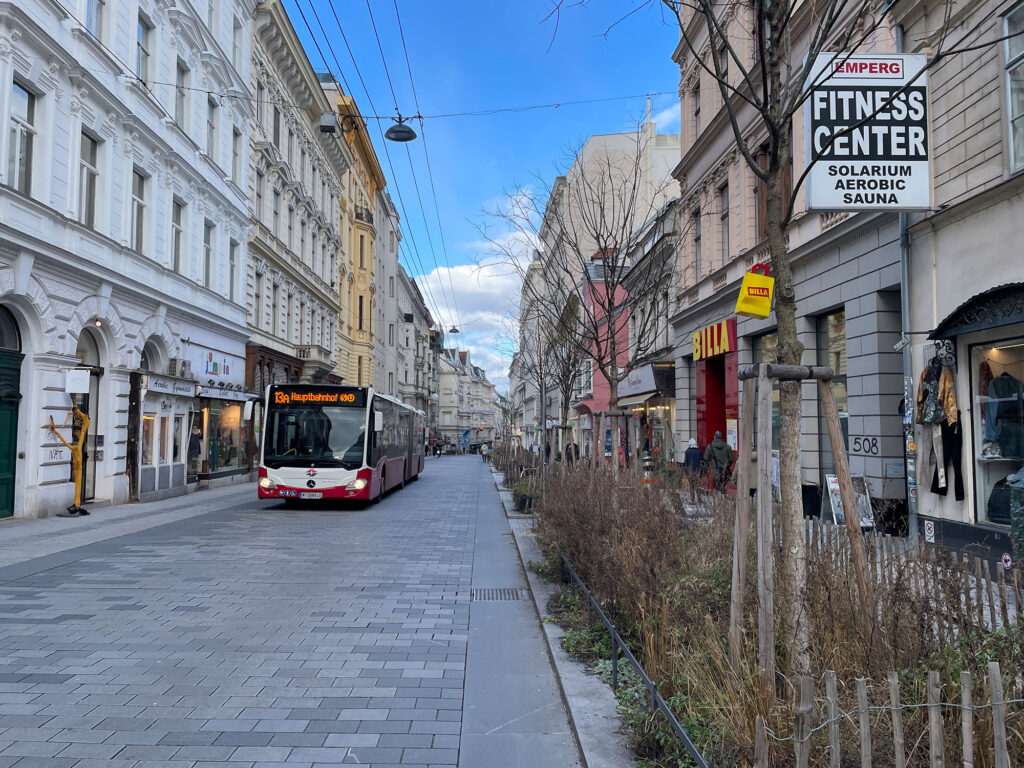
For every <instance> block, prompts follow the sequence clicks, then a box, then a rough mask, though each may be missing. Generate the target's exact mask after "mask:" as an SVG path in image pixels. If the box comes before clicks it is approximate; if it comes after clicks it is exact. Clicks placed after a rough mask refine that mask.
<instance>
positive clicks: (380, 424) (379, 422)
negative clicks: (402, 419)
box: [373, 411, 384, 432]
mask: <svg viewBox="0 0 1024 768" xmlns="http://www.w3.org/2000/svg"><path fill="white" fill-rule="evenodd" d="M373 431H374V432H383V431H384V414H383V413H381V412H380V411H374V412H373Z"/></svg>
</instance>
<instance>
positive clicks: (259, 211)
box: [256, 171, 267, 219]
mask: <svg viewBox="0 0 1024 768" xmlns="http://www.w3.org/2000/svg"><path fill="white" fill-rule="evenodd" d="M266 181H267V180H266V177H265V176H264V175H263V171H256V218H257V219H262V218H263V187H264V185H265V184H266Z"/></svg>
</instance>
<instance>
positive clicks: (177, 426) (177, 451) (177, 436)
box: [171, 416, 184, 462]
mask: <svg viewBox="0 0 1024 768" xmlns="http://www.w3.org/2000/svg"><path fill="white" fill-rule="evenodd" d="M183 419H184V417H183V416H175V417H174V435H173V442H172V443H171V461H173V462H179V461H181V428H182V421H183Z"/></svg>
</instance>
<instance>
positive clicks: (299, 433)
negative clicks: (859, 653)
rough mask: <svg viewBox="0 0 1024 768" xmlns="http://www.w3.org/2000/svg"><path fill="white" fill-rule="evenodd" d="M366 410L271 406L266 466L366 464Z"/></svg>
mask: <svg viewBox="0 0 1024 768" xmlns="http://www.w3.org/2000/svg"><path fill="white" fill-rule="evenodd" d="M365 428H366V410H365V409H364V408H346V407H338V406H313V407H309V406H305V407H299V408H274V407H271V409H270V412H269V413H268V414H267V427H266V433H265V434H264V436H263V463H264V464H265V465H266V466H268V467H271V468H274V469H276V468H278V467H308V466H311V465H314V464H315V465H316V466H318V467H342V468H344V469H357V468H359V467H361V466H362V465H363V443H364V433H365Z"/></svg>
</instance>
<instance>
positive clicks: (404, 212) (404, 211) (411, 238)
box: [296, 0, 458, 346]
mask: <svg viewBox="0 0 1024 768" xmlns="http://www.w3.org/2000/svg"><path fill="white" fill-rule="evenodd" d="M297 1H298V0H296V2H297ZM308 1H309V3H310V10H311V11H312V12H313V15H314V17H316V18H317V22H318V23H320V20H319V14H318V13H317V11H316V8H314V7H313V4H312V0H308ZM328 7H329V8H330V9H331V13H332V14H333V16H334V21H335V24H337V26H338V32H340V33H341V39H342V41H343V42H344V43H345V48H346V50H347V51H348V55H349V58H351V59H352V66H353V68H354V69H355V71H356V76H357V77H358V78H359V83H360V85H361V86H362V88H363V92H364V93H365V94H366V100H367V103H368V104H369V106H370V109H371V110H372V111H373V112H374V113H376V111H377V110H376V108H375V107H374V106H373V98H372V97H371V96H370V89H369V88H368V87H367V85H366V81H365V80H364V79H363V75H362V72H361V71H360V70H359V64H358V62H357V61H356V59H355V55H354V54H353V52H352V46H351V45H349V42H348V37H347V36H346V35H345V29H344V28H343V27H342V25H341V19H339V18H338V13H337V11H336V10H335V9H334V5H333V4H328ZM320 28H321V30H323V24H322V23H320ZM324 38H325V42H326V43H327V47H328V49H329V50H330V51H331V55H332V56H333V57H334V61H335V64H337V66H338V67H339V69H340V67H341V64H340V63H339V61H338V57H337V54H336V53H335V51H334V46H333V45H331V41H330V38H329V37H328V36H327V33H326V31H325V32H324ZM377 131H378V133H380V137H381V146H382V147H383V149H384V156H385V158H386V159H387V161H388V167H389V168H390V169H391V175H392V178H394V179H396V186H395V192H396V194H397V196H398V203H399V206H400V207H401V209H402V215H403V216H404V217H405V218H406V220H407V221H410V222H411V221H412V219H411V218H410V217H409V214H408V211H407V209H406V206H405V200H404V198H403V197H402V190H401V189H400V188H399V187H398V186H397V178H398V177H397V174H396V173H395V167H394V164H393V163H392V161H391V153H390V152H389V151H388V144H387V140H386V139H385V138H384V131H383V130H382V129H381V127H380V124H379V123H378V125H377ZM409 241H410V243H411V245H412V249H413V250H414V251H415V252H416V254H417V256H419V247H418V246H417V244H416V238H415V236H414V235H413V233H412V230H411V229H410V230H409ZM435 264H436V259H435ZM420 269H421V271H422V273H423V274H424V275H425V274H427V273H426V270H423V267H422V261H421V266H420ZM439 287H440V288H441V295H442V298H444V300H445V303H446V304H448V297H447V295H446V292H445V290H444V283H443V282H441V283H439ZM449 306H450V305H449ZM448 317H449V320H450V319H451V318H452V316H451V312H450V311H449V315H448ZM438 319H441V312H440V305H438ZM456 346H458V342H456Z"/></svg>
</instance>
